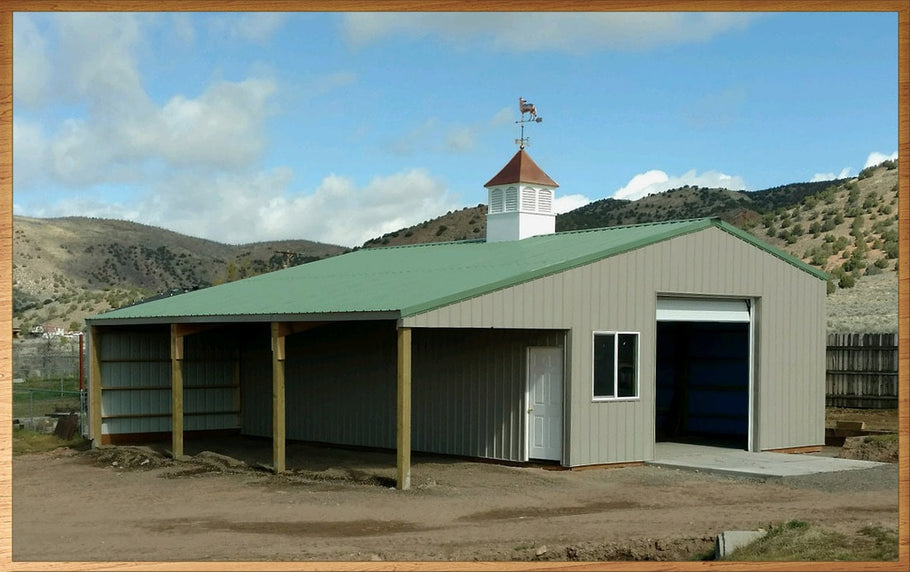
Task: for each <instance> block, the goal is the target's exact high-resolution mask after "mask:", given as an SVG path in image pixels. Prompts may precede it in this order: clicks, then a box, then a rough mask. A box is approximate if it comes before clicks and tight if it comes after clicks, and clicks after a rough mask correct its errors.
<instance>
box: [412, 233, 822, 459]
mask: <svg viewBox="0 0 910 572" xmlns="http://www.w3.org/2000/svg"><path fill="white" fill-rule="evenodd" d="M659 295H693V296H715V297H727V296H730V297H739V298H755V299H756V300H757V303H756V317H757V320H756V327H755V340H754V341H755V345H756V354H755V364H754V373H755V384H756V387H757V392H756V393H757V399H756V404H755V408H754V409H755V414H756V423H757V432H756V433H755V440H756V445H757V446H758V447H759V448H762V449H772V448H783V447H795V446H803V445H817V444H821V443H823V442H824V375H825V372H824V353H825V339H824V334H825V326H824V324H825V321H824V300H825V283H824V282H823V281H821V280H819V279H817V278H815V277H813V276H811V275H809V274H807V273H806V272H804V271H801V270H799V269H797V268H795V267H794V266H792V265H790V264H788V263H786V262H784V261H783V260H781V259H779V258H776V257H775V256H773V255H771V254H769V253H767V252H765V251H763V250H760V249H758V248H755V247H753V246H752V245H750V244H748V243H746V242H744V241H742V240H740V239H738V238H736V237H734V236H732V235H730V234H728V233H726V232H724V231H722V230H720V229H717V228H709V229H706V230H704V231H700V232H697V233H692V234H688V235H684V236H680V237H677V238H674V239H671V240H668V241H665V242H662V243H659V244H656V245H652V246H648V247H644V248H641V249H638V250H635V251H631V252H628V253H625V254H621V255H617V256H614V257H612V258H608V259H605V260H602V261H599V262H595V263H592V264H589V265H586V266H582V267H579V268H575V269H571V270H567V271H565V272H562V273H559V274H555V275H552V276H548V277H544V278H540V279H537V280H533V281H530V282H527V283H524V284H520V285H517V286H514V287H511V288H508V289H504V290H502V291H499V292H493V293H490V294H487V295H485V296H480V297H477V298H474V299H471V300H467V301H464V302H461V303H458V304H453V305H451V306H449V307H446V308H441V309H439V310H435V311H430V312H426V313H424V314H420V315H416V316H412V317H409V318H407V319H405V320H404V325H405V326H408V327H414V328H420V327H433V328H471V327H473V328H535V329H536V328H539V329H548V328H556V329H563V328H565V329H570V332H571V333H570V338H571V340H572V343H571V345H570V347H569V350H568V355H567V357H568V360H567V363H568V364H569V366H568V371H569V376H568V380H567V384H566V385H567V389H568V391H567V393H568V395H569V397H568V399H569V405H570V411H569V412H568V426H570V427H571V431H570V436H569V442H568V451H567V454H566V463H567V464H568V465H571V466H575V465H587V464H597V463H613V462H625V461H639V460H648V459H651V458H653V454H654V449H653V447H654V404H655V393H654V391H655V387H654V383H655V382H654V379H655V369H654V365H655V360H656V348H655V343H656V300H657V297H658V296H659ZM596 330H622V331H637V332H640V333H641V338H640V344H641V345H640V350H639V351H640V370H639V375H640V387H641V390H640V398H639V399H638V400H637V401H625V402H593V401H592V398H591V383H592V381H591V379H592V372H591V367H592V365H591V351H592V349H591V344H592V332H594V331H596Z"/></svg>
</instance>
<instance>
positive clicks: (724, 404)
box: [88, 149, 825, 488]
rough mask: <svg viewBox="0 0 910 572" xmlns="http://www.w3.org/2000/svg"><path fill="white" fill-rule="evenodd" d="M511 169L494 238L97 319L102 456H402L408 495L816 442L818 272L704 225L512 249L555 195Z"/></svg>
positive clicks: (97, 423) (328, 265)
mask: <svg viewBox="0 0 910 572" xmlns="http://www.w3.org/2000/svg"><path fill="white" fill-rule="evenodd" d="M516 157H517V158H518V159H519V164H518V165H517V166H515V165H513V163H514V161H515V158H513V161H512V162H510V163H509V165H513V166H512V170H513V171H514V172H513V173H511V176H506V177H504V178H503V177H500V178H499V179H497V178H496V177H494V179H493V180H491V183H488V185H487V187H488V189H489V190H490V194H491V208H490V214H489V216H490V217H491V219H490V221H489V223H490V224H492V226H493V227H494V228H493V231H494V232H498V233H499V239H498V240H497V241H486V242H485V241H466V242H454V243H435V244H425V245H414V246H399V247H390V248H376V249H363V250H358V251H355V252H351V253H349V254H345V255H342V256H337V257H333V258H329V259H326V260H321V261H318V262H314V263H310V264H305V265H302V266H297V267H293V268H289V269H287V270H283V271H278V272H274V273H270V274H265V275H261V276H256V277H253V278H248V279H245V280H241V281H237V282H232V283H228V284H223V285H220V286H216V287H212V288H207V289H204V290H198V291H194V292H190V293H186V294H181V295H178V296H173V297H170V298H165V299H160V300H156V301H153V302H148V303H145V304H139V305H136V306H132V307H127V308H122V309H119V310H114V311H112V312H109V313H106V314H102V315H99V316H95V317H94V318H91V319H89V320H88V322H89V326H90V332H91V338H90V371H91V381H90V384H91V385H90V389H91V407H90V412H91V437H92V439H93V442H94V443H95V444H96V445H99V444H108V443H112V444H119V443H129V442H132V441H136V440H139V439H142V438H145V437H148V436H149V435H152V436H154V435H156V434H158V435H159V436H161V437H165V438H167V437H168V436H169V437H170V439H171V440H172V448H173V452H174V453H175V454H178V455H179V454H182V450H183V438H184V434H185V433H186V434H192V433H196V432H206V431H219V432H224V431H226V430H228V431H235V432H239V433H240V434H244V435H251V436H261V437H267V438H268V437H270V438H271V439H272V443H273V458H274V469H275V470H276V471H282V470H284V463H285V459H284V446H285V440H286V439H294V440H303V441H313V442H322V443H333V444H343V445H351V446H364V447H378V448H388V449H396V450H397V452H398V486H399V487H400V488H407V487H408V486H409V474H410V454H411V450H415V451H425V452H434V453H443V454H451V455H461V456H468V457H479V458H488V459H498V460H503V461H513V462H527V461H534V460H540V461H552V462H556V463H559V464H561V465H563V466H566V467H578V466H585V465H599V464H613V463H628V462H637V461H646V460H650V459H652V458H653V456H654V448H655V443H656V442H659V441H664V440H668V441H674V440H680V441H687V440H693V439H699V440H704V439H707V440H709V441H710V442H713V443H716V444H721V445H725V446H732V447H738V448H741V449H747V450H750V451H759V450H798V449H801V448H806V447H813V446H818V445H821V444H822V443H823V442H824V377H825V364H824V352H825V347H824V346H825V318H824V316H825V312H824V300H825V275H824V274H823V273H821V272H819V271H817V270H815V269H813V268H812V267H810V266H808V265H806V264H804V263H803V262H801V261H800V260H798V259H795V258H793V257H791V256H789V255H788V254H786V253H783V252H782V251H779V250H777V249H775V248H773V247H771V246H768V245H766V244H763V243H762V242H760V241H758V240H757V239H756V238H755V237H753V236H752V235H751V234H749V233H746V232H744V231H741V230H739V229H737V228H735V227H733V226H731V225H729V224H727V223H725V222H723V221H721V220H719V219H714V218H706V219H696V220H684V221H672V222H662V223H654V224H640V225H634V226H624V227H613V228H603V229H596V230H584V231H573V232H562V233H551V234H543V235H538V236H531V237H528V238H522V239H518V237H516V239H515V240H509V239H508V236H507V235H508V232H507V231H508V230H509V225H512V224H513V223H514V224H515V225H520V224H521V222H520V221H518V219H519V218H521V215H522V214H531V215H535V214H547V212H548V211H551V204H552V194H549V197H546V196H544V195H546V194H547V192H549V193H552V189H553V187H555V183H552V185H550V184H549V183H551V182H552V181H551V180H549V178H547V179H546V180H539V181H531V183H528V180H529V179H533V178H535V177H534V168H536V169H538V170H539V168H538V167H536V165H534V164H533V162H532V161H531V160H530V158H529V157H527V154H526V153H525V151H524V150H523V149H522V150H521V151H519V153H518V154H516ZM522 162H524V164H522ZM509 165H507V169H508V168H509ZM531 167H533V168H531ZM504 171H506V169H504ZM529 173H530V174H529ZM508 174H509V173H507V175H508ZM500 175H502V173H500ZM544 176H545V175H544ZM497 177H499V175H497ZM538 178H539V177H538ZM529 188H530V190H533V191H534V192H535V193H537V197H536V199H537V200H536V201H535V202H534V203H533V204H531V202H529V201H525V200H524V199H525V198H528V197H530V195H531V193H530V192H529ZM497 191H501V192H500V193H499V196H498V197H496V196H493V195H494V193H495V192H497ZM513 191H514V192H515V193H516V194H517V195H518V196H519V197H522V200H520V201H510V198H509V193H510V192H513ZM531 198H534V197H531ZM497 201H498V202H497ZM510 209H512V210H511V211H510ZM522 209H527V210H529V211H533V210H534V209H537V211H538V212H536V213H535V212H531V213H522ZM497 211H498V212H497ZM516 213H517V215H518V216H517V217H516V216H512V215H515V214H516ZM497 214H502V215H507V216H504V217H501V218H502V219H503V220H505V222H503V220H500V221H498V222H496V221H494V220H493V218H494V217H496V215H497ZM531 218H534V217H533V216H532V217H531ZM538 218H539V217H538ZM510 221H511V222H510ZM516 221H518V222H516ZM539 223H540V221H539V220H536V221H534V222H533V224H534V225H535V230H539V226H540V224H539ZM497 224H499V225H500V227H499V228H498V230H497V227H496V225H497ZM516 228H517V227H516ZM503 229H506V230H503Z"/></svg>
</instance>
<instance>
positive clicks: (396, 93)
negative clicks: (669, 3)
mask: <svg viewBox="0 0 910 572" xmlns="http://www.w3.org/2000/svg"><path fill="white" fill-rule="evenodd" d="M897 31H898V23H897V14H896V13H862V12H851V13H714V14H711V13H609V12H601V13H575V14H572V13H15V14H14V18H13V70H14V71H13V94H14V95H13V110H14V111H13V169H14V170H13V211H14V214H16V215H22V216H32V217H58V216H93V217H102V218H116V219H126V220H132V221H136V222H140V223H144V224H151V225H154V226H159V227H163V228H167V229H170V230H175V231H177V232H181V233H185V234H189V235H191V236H197V237H201V238H208V239H211V240H216V241H219V242H225V243H231V244H241V243H248V242H256V241H264V240H280V239H309V240H317V241H321V242H328V243H333V244H341V245H344V246H357V245H360V244H362V243H363V242H364V241H366V240H368V239H370V238H374V237H377V236H380V235H382V234H384V233H387V232H391V231H394V230H398V229H400V228H403V227H406V226H410V225H413V224H417V223H421V222H423V221H425V220H429V219H432V218H435V217H437V216H440V215H442V214H445V213H446V212H448V211H450V210H457V209H461V208H464V207H469V206H475V205H477V204H480V203H486V201H487V191H486V189H484V187H483V185H484V184H485V183H486V182H487V181H488V180H489V179H490V178H492V177H493V176H494V175H495V174H496V173H497V172H498V171H499V170H500V169H501V168H502V167H503V166H504V165H505V164H506V163H507V162H508V160H509V159H510V158H511V157H512V155H513V154H514V153H515V152H516V151H518V145H517V144H516V142H515V140H516V139H517V138H518V137H519V136H520V125H519V124H518V123H516V122H517V121H519V120H520V119H522V118H523V117H524V118H527V117H528V116H527V115H525V116H522V115H521V114H520V111H519V107H518V99H519V98H520V97H522V98H524V99H526V100H527V101H529V102H531V103H533V104H534V105H535V106H536V109H537V114H538V116H539V117H540V118H541V121H540V122H530V123H527V124H525V131H524V135H525V137H526V138H527V139H528V142H527V145H526V151H527V152H528V154H529V155H530V156H531V157H532V158H533V160H534V161H535V162H536V163H537V164H538V165H539V166H540V167H541V168H542V169H543V170H544V171H545V172H546V173H547V174H548V175H549V176H550V177H551V178H553V179H554V180H555V181H556V182H557V183H559V188H558V189H557V191H556V196H557V202H556V206H557V209H558V210H559V211H560V212H565V211H568V210H572V209H573V208H576V207H578V206H581V205H583V204H585V203H587V202H590V201H594V200H598V199H603V198H607V197H614V198H619V199H630V200H634V199H637V198H640V197H643V196H646V195H648V194H650V193H657V192H662V191H665V190H668V189H672V188H677V187H680V186H683V185H697V186H701V187H725V188H729V189H742V190H750V191H754V190H762V189H767V188H770V187H775V186H778V185H785V184H789V183H797V182H806V181H819V180H828V179H835V178H843V177H849V176H855V175H857V174H858V173H859V171H860V170H861V169H863V168H865V167H867V166H870V165H873V164H877V163H879V162H881V161H883V160H886V159H889V158H890V159H893V158H896V157H897V148H898V122H897V118H898V116H897V109H898V89H897V68H898V49H897Z"/></svg>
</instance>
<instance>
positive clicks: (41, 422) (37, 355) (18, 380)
mask: <svg viewBox="0 0 910 572" xmlns="http://www.w3.org/2000/svg"><path fill="white" fill-rule="evenodd" d="M80 358H82V359H80ZM84 358H85V355H84V348H83V355H81V356H80V340H79V338H78V337H75V338H65V337H49V338H43V337H42V338H26V339H17V340H13V411H12V413H13V423H14V426H17V427H21V428H25V429H29V430H33V431H39V432H46V433H49V432H52V431H53V430H54V427H55V426H56V423H57V420H58V419H59V418H60V417H63V416H67V415H70V414H73V413H75V414H77V415H78V418H79V433H80V434H84V431H83V429H84V428H85V427H84V425H85V421H86V419H87V417H86V409H87V401H86V400H87V395H86V392H85V391H84V389H83V388H82V384H81V383H80V379H82V378H81V376H82V371H81V370H82V367H83V365H84V363H85V361H84Z"/></svg>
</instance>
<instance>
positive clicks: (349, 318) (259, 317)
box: [85, 311, 401, 326]
mask: <svg viewBox="0 0 910 572" xmlns="http://www.w3.org/2000/svg"><path fill="white" fill-rule="evenodd" d="M399 319H401V312H399V311H386V312H332V313H321V314H242V315H238V314H235V315H231V314H224V315H212V316H151V317H147V318H141V317H140V318H104V317H103V315H102V316H96V317H94V318H86V319H85V322H86V324H88V325H89V326H140V325H141V326H147V325H154V324H243V323H271V322H369V321H377V320H399Z"/></svg>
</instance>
